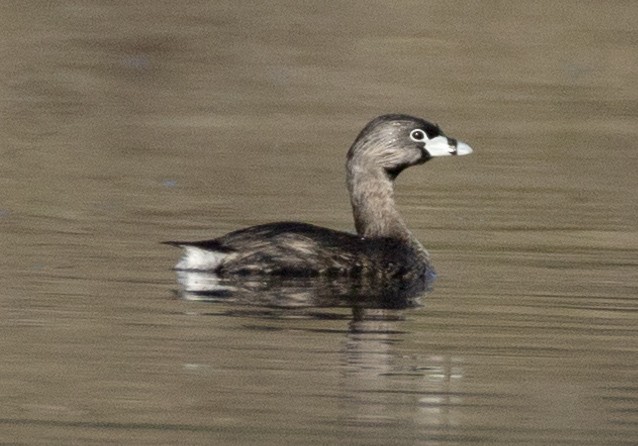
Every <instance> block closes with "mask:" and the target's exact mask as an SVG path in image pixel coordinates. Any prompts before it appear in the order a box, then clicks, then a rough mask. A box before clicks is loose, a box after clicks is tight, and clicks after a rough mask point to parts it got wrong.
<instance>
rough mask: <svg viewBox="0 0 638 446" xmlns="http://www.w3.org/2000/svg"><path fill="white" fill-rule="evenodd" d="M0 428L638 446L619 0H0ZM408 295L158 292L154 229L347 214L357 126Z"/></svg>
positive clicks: (628, 106) (627, 93)
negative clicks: (400, 236) (384, 186)
mask: <svg viewBox="0 0 638 446" xmlns="http://www.w3.org/2000/svg"><path fill="white" fill-rule="evenodd" d="M0 24H1V25H2V37H3V38H2V45H1V46H0V48H1V51H2V52H1V54H2V58H1V59H0V79H2V81H0V110H1V116H2V119H1V120H0V141H1V144H0V154H1V159H2V161H1V162H0V188H1V190H2V193H1V194H0V197H1V201H0V230H1V232H2V237H0V252H2V253H3V255H2V258H1V259H0V265H1V270H0V271H1V273H0V277H1V278H2V284H3V287H2V289H1V290H0V312H1V314H2V321H3V322H2V324H1V325H0V352H1V353H0V359H1V360H0V386H1V387H0V388H1V391H0V442H1V443H3V444H47V445H48V444H149V445H156V444H175V443H178V442H179V443H180V444H277V445H279V444H346V443H347V444H361V445H371V444H383V445H387V444H423V445H425V444H427V445H437V444H455V445H465V444H490V445H513V444H539V445H541V444H543V445H544V444H573V445H583V444H588V445H589V444H590V445H634V444H638V274H637V271H638V269H637V266H638V225H637V223H636V221H637V216H638V200H637V199H636V192H637V191H638V180H637V178H638V175H637V174H636V172H637V171H638V145H637V143H636V141H637V140H638V126H637V125H636V124H637V120H636V118H637V117H638V90H637V89H636V79H638V31H637V29H638V4H637V3H635V2H622V1H613V2H586V3H583V2H575V1H567V2H550V1H542V0H541V1H537V2H529V3H523V2H489V1H488V2H474V3H468V2H449V1H446V2H436V1H435V2H427V3H423V2H416V1H412V2H411V1H399V2H393V3H391V4H390V3H386V2H363V1H352V2H347V3H346V2H343V3H342V2H324V3H323V4H319V3H317V2H261V3H259V2H186V3H185V4H183V5H181V4H180V5H179V6H178V3H174V2H150V1H147V2H98V1H67V2H59V3H56V2H53V3H51V2H35V1H34V2H22V3H18V2H4V3H2V4H0ZM387 112H404V113H412V114H416V115H419V116H423V117H426V118H430V119H432V120H434V121H436V122H438V123H439V124H440V125H441V127H442V128H443V129H444V130H445V131H446V132H447V133H448V134H449V135H450V136H453V137H456V138H459V139H462V140H464V141H467V142H468V143H470V144H471V145H472V146H473V147H474V149H475V153H474V154H473V155H471V156H469V157H464V158H458V159H456V158H455V159H441V160H434V161H432V162H430V163H428V164H426V165H425V166H422V167H419V168H414V169H411V170H409V171H407V172H405V173H404V174H402V176H401V177H400V178H399V182H398V189H397V197H398V200H399V203H400V206H401V209H402V211H403V213H404V215H405V217H406V219H407V220H408V222H409V224H410V226H411V227H412V228H413V230H414V232H415V234H416V235H417V236H418V237H419V239H421V240H422V241H423V242H424V244H425V245H426V246H427V247H428V248H429V249H430V251H431V253H432V256H433V258H434V262H435V266H436V268H437V270H438V272H439V278H438V280H437V282H436V283H435V286H434V289H433V290H432V292H431V293H429V294H428V295H427V296H424V297H422V298H421V299H420V306H417V307H413V308H405V309H395V310H391V309H386V310H380V309H359V308H354V309H353V308H350V307H349V306H348V305H338V304H334V305H331V304H329V305H313V303H312V300H311V299H310V300H308V299H307V294H308V292H306V294H302V295H298V296H297V297H298V300H297V301H295V302H294V303H292V304H291V303H290V302H287V305H281V306H277V305H273V304H272V302H270V303H267V304H266V303H264V302H262V301H260V300H259V299H257V300H243V301H242V300H241V299H239V300H230V301H223V300H216V301H214V302H205V301H187V300H180V299H178V298H176V297H175V290H176V289H177V284H176V277H175V273H174V272H173V271H171V266H172V265H173V264H174V262H175V261H176V258H177V255H178V253H177V252H176V251H175V250H171V249H169V248H167V247H165V246H162V245H160V244H159V243H158V242H159V241H161V240H166V239H176V238H177V239H180V238H186V239H196V238H205V237H212V236H218V235H221V234H223V233H224V232H226V231H228V230H231V229H236V228H239V227H242V226H245V225H250V224H256V223H262V222H267V221H272V220H280V219H295V220H304V221H309V222H312V223H316V224H321V225H325V226H330V227H333V228H338V229H350V228H351V227H352V223H351V216H350V209H349V204H348V198H347V195H346V191H345V187H344V179H343V175H344V174H343V162H344V156H345V151H346V150H347V147H348V146H349V144H350V143H351V142H352V140H353V139H354V137H355V136H356V134H357V132H358V131H359V130H360V129H361V127H362V126H363V125H364V124H365V123H366V122H367V120H368V119H370V118H372V117H373V116H375V115H378V114H381V113H387Z"/></svg>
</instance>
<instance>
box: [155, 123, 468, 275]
mask: <svg viewBox="0 0 638 446" xmlns="http://www.w3.org/2000/svg"><path fill="white" fill-rule="evenodd" d="M469 153H472V149H471V148H470V147H469V146H468V145H467V144H465V143H462V142H460V141H457V140H455V139H453V138H449V137H447V136H445V135H444V134H443V132H442V131H441V129H439V127H438V126H437V125H434V124H431V123H429V122H427V121H425V120H423V119H420V118H415V117H412V116H408V115H399V114H393V115H384V116H379V117H378V118H375V119H373V120H372V121H370V122H369V123H368V125H366V126H365V128H364V129H363V130H362V131H361V133H359V136H357V139H356V140H355V141H354V143H353V144H352V147H350V150H349V151H348V156H347V162H346V169H347V183H348V190H349V192H350V201H351V203H352V210H353V213H354V221H355V227H356V229H357V234H351V233H348V232H342V231H335V230H332V229H327V228H322V227H319V226H315V225H311V224H307V223H297V222H278V223H268V224H264V225H259V226H252V227H249V228H245V229H240V230H238V231H234V232H231V233H229V234H226V235H224V236H221V237H219V238H216V239H213V240H203V241H198V242H175V241H173V242H165V243H167V244H169V245H174V246H179V247H181V248H183V249H184V255H183V257H182V258H181V259H180V260H179V262H178V263H177V265H176V266H175V268H176V269H178V270H187V271H210V272H214V273H216V274H218V275H220V276H224V275H237V274H240V275H242V274H243V275H280V276H318V275H333V276H353V277H356V276H374V277H376V278H381V279H409V280H418V279H419V278H421V277H425V276H426V274H428V272H429V271H430V256H429V254H428V252H427V251H426V250H425V248H423V246H422V245H421V243H419V241H418V240H417V239H416V238H415V237H414V236H413V235H412V233H411V232H410V231H409V230H408V228H407V226H406V225H405V222H404V221H403V219H402V218H401V216H400V215H399V212H398V211H397V209H396V206H395V203H394V197H393V195H394V180H395V178H396V177H397V175H398V174H399V173H401V171H402V170H403V169H405V168H406V167H410V166H414V165H417V164H423V163H425V162H426V161H428V160H430V159H431V158H433V157H437V156H450V155H467V154H469Z"/></svg>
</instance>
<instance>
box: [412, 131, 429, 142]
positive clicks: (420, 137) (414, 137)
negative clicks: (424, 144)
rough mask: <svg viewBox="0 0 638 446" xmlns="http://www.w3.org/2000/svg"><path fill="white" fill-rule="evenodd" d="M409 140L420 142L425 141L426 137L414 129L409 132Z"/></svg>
mask: <svg viewBox="0 0 638 446" xmlns="http://www.w3.org/2000/svg"><path fill="white" fill-rule="evenodd" d="M410 138H411V139H412V141H416V142H421V141H425V138H426V135H425V132H424V131H423V130H419V129H415V130H412V131H411V132H410Z"/></svg>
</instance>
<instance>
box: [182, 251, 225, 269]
mask: <svg viewBox="0 0 638 446" xmlns="http://www.w3.org/2000/svg"><path fill="white" fill-rule="evenodd" d="M180 248H182V249H184V254H183V255H182V258H181V259H179V262H177V265H175V269H181V270H190V271H214V270H216V269H217V268H218V267H219V265H221V264H222V262H223V261H224V259H226V257H228V256H229V255H230V254H229V253H225V252H218V251H209V250H206V249H202V248H198V247H197V246H189V245H180Z"/></svg>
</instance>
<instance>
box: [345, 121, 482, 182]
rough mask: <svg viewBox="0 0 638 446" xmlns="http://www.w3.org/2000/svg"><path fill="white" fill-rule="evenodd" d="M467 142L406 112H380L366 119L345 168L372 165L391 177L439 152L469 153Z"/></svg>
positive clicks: (448, 153) (351, 169)
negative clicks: (376, 115) (404, 113)
mask: <svg viewBox="0 0 638 446" xmlns="http://www.w3.org/2000/svg"><path fill="white" fill-rule="evenodd" d="M470 153H472V149H471V147H470V146H468V145H467V144H465V143H463V142H461V141H458V140H456V139H454V138H450V137H448V136H446V135H445V134H444V133H443V131H442V130H441V129H440V128H439V126H438V125H436V124H432V123H430V122H428V121H426V120H424V119H421V118H416V117H413V116H409V115H398V114H393V115H383V116H379V117H377V118H375V119H373V120H372V121H370V122H369V123H368V125H366V126H365V128H364V129H363V130H362V131H361V133H359V136H357V139H356V140H355V142H354V144H352V147H350V150H349V151H348V169H349V170H350V171H351V172H352V173H355V171H356V170H358V169H370V168H372V167H373V166H374V167H378V168H381V169H383V170H384V171H385V172H386V173H387V174H388V176H389V177H390V178H392V179H394V178H396V176H397V175H398V174H399V173H401V171H403V169H405V168H407V167H410V166H414V165H418V164H423V163H424V162H426V161H429V160H430V159H432V158H434V157H438V156H454V155H468V154H470Z"/></svg>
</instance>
